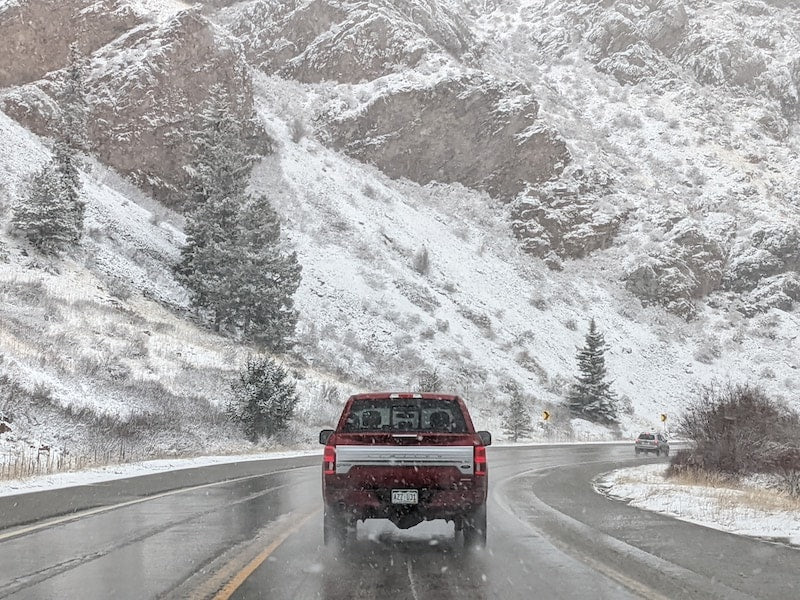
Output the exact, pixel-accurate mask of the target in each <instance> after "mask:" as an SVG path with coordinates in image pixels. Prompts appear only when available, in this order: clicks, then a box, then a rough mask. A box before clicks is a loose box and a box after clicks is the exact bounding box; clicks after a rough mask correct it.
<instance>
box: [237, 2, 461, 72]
mask: <svg viewBox="0 0 800 600" xmlns="http://www.w3.org/2000/svg"><path fill="white" fill-rule="evenodd" d="M222 18H223V19H225V20H226V21H227V23H228V27H229V28H230V30H231V31H232V32H234V33H235V34H236V35H237V37H239V38H240V39H242V41H243V42H244V45H245V48H246V50H247V53H248V57H249V59H250V60H251V62H252V63H253V64H255V65H256V66H258V67H259V68H260V69H262V70H264V71H266V72H267V73H278V74H280V75H283V76H286V77H292V78H295V79H298V80H300V81H304V82H319V81H324V80H332V81H339V82H346V83H357V82H359V81H370V80H372V79H375V78H377V77H381V76H383V75H387V74H389V73H394V72H397V71H398V70H402V69H404V68H407V67H414V66H415V65H417V64H418V63H419V62H420V61H421V60H422V59H423V58H424V57H425V56H428V55H431V54H445V55H452V56H460V55H462V54H463V53H464V52H466V51H467V49H468V48H469V46H470V45H471V44H472V35H471V34H470V32H469V29H468V28H467V26H466V24H465V23H464V22H463V20H462V19H461V18H460V17H459V15H457V14H456V13H455V12H453V11H451V10H449V9H448V8H447V7H446V6H443V5H442V3H441V2H438V1H436V0H392V1H388V0H382V1H379V2H374V3H369V4H367V3H364V2H353V1H343V0H312V1H310V2H308V1H300V0H293V1H289V2H275V1H270V0H256V1H255V2H250V3H249V4H246V5H245V6H244V7H234V8H233V9H231V10H230V11H225V12H223V15H222Z"/></svg>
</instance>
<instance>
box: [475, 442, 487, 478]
mask: <svg viewBox="0 0 800 600" xmlns="http://www.w3.org/2000/svg"><path fill="white" fill-rule="evenodd" d="M475 475H486V446H475Z"/></svg>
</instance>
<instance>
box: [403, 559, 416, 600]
mask: <svg viewBox="0 0 800 600" xmlns="http://www.w3.org/2000/svg"><path fill="white" fill-rule="evenodd" d="M406 565H407V566H408V581H409V583H410V584H411V595H412V596H414V600H419V594H417V584H416V583H415V582H414V574H413V573H412V572H411V561H408V562H407V563H406Z"/></svg>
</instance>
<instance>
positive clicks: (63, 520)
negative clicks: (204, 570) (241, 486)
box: [0, 465, 319, 542]
mask: <svg viewBox="0 0 800 600" xmlns="http://www.w3.org/2000/svg"><path fill="white" fill-rule="evenodd" d="M311 468H314V469H316V468H319V467H318V465H308V466H306V467H294V468H291V469H281V470H279V471H270V472H269V473H261V474H259V475H247V476H245V477H236V478H234V479H226V480H225V481H216V482H213V483H204V484H202V485H195V486H192V487H187V488H179V489H177V490H170V491H168V492H161V493H160V494H154V495H152V496H145V497H143V498H137V499H135V500H128V501H126V502H120V503H118V504H110V505H108V506H99V507H97V508H91V509H89V510H84V511H81V512H77V513H73V514H71V515H67V516H64V517H57V518H55V519H50V520H47V521H44V522H42V523H37V524H36V525H30V526H28V527H23V528H22V529H15V530H14V531H9V532H8V533H3V534H0V542H2V541H5V540H9V539H11V538H15V537H19V536H22V535H26V534H28V533H33V532H35V531H39V530H41V529H46V528H48V527H54V526H56V525H63V524H64V523H69V522H71V521H77V520H79V519H84V518H86V517H91V516H94V515H98V514H101V513H104V512H108V511H110V510H115V509H117V508H124V507H126V506H133V505H134V504H141V503H142V502H149V501H150V500H158V499H159V498H166V497H167V496H174V495H176V494H183V493H185V492H193V491H195V490H202V489H205V488H210V487H215V486H218V485H224V484H226V483H236V482H238V481H247V480H248V479H257V478H259V477H268V476H270V475H278V474H280V473H287V472H289V471H299V470H302V469H311Z"/></svg>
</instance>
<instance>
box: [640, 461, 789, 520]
mask: <svg viewBox="0 0 800 600" xmlns="http://www.w3.org/2000/svg"><path fill="white" fill-rule="evenodd" d="M631 479H632V478H631ZM666 481H668V482H670V483H675V484H678V485H686V486H693V487H703V488H705V489H706V490H714V492H713V494H712V495H713V496H714V497H715V498H716V499H717V500H718V502H719V507H720V508H721V509H723V510H733V509H736V508H752V509H756V510H763V511H800V498H794V497H792V496H791V495H789V494H788V493H786V492H783V491H781V490H778V489H772V488H764V487H756V486H754V485H751V484H745V483H742V482H741V481H739V480H738V479H736V478H733V477H730V476H725V475H722V474H719V473H710V472H706V471H700V470H692V471H690V472H687V473H681V474H680V475H676V476H673V477H670V478H669V479H667V480H666Z"/></svg>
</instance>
